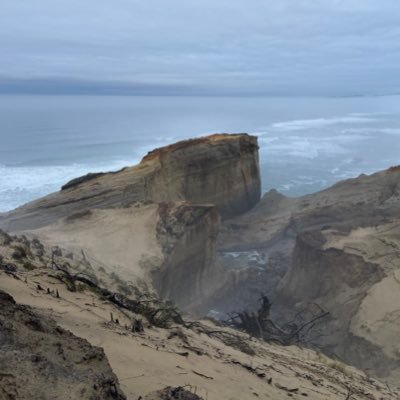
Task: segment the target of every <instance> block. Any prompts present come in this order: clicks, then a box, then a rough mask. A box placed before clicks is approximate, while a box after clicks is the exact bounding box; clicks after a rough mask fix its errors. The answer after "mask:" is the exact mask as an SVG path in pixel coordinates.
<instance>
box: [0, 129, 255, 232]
mask: <svg viewBox="0 0 400 400" xmlns="http://www.w3.org/2000/svg"><path fill="white" fill-rule="evenodd" d="M260 193H261V181H260V171H259V160H258V145H257V138H256V137H254V136H249V135H247V134H237V135H228V134H216V135H211V136H206V137H202V138H198V139H192V140H185V141H182V142H178V143H176V144H174V145H171V146H167V147H163V148H160V149H157V150H154V151H152V152H150V153H149V154H148V155H147V156H145V157H144V158H143V160H142V161H141V163H140V164H139V165H137V166H135V167H129V168H124V169H122V170H120V171H117V172H112V173H97V174H88V175H86V176H84V177H80V178H76V179H74V180H72V181H70V182H68V183H66V184H65V185H64V186H63V190H61V191H60V192H57V193H53V194H51V195H49V196H46V197H44V198H42V199H39V200H36V201H33V202H31V203H28V204H26V205H24V206H22V207H20V208H18V209H16V210H14V211H11V212H9V213H5V214H3V215H1V216H0V228H2V229H5V230H7V231H12V232H15V231H22V230H28V229H29V230H30V229H37V228H40V227H42V226H46V225H49V224H51V223H54V222H56V221H57V220H59V219H60V218H64V217H67V216H69V215H71V214H74V213H76V212H78V211H82V210H86V209H95V208H103V209H106V208H120V207H128V206H130V205H132V204H134V203H136V202H155V203H159V202H175V201H187V202H190V203H200V204H202V203H209V204H214V205H216V206H217V208H218V210H219V212H220V214H221V215H222V217H223V218H226V217H233V216H237V215H239V214H240V213H243V212H245V211H248V210H249V209H251V208H252V207H253V206H254V205H255V204H256V203H257V202H258V201H259V199H260Z"/></svg>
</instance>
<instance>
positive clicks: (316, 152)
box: [0, 95, 400, 212]
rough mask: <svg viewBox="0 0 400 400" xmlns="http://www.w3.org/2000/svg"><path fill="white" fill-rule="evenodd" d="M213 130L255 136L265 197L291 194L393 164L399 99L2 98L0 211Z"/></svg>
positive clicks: (399, 148) (399, 153) (399, 147)
mask: <svg viewBox="0 0 400 400" xmlns="http://www.w3.org/2000/svg"><path fill="white" fill-rule="evenodd" d="M215 132H232V133H233V132H247V133H251V134H254V135H257V136H258V137H259V145H260V163H261V172H262V180H263V191H264V192H265V191H268V190H269V189H271V188H276V189H277V190H279V191H281V192H282V193H284V194H286V195H288V196H299V195H303V194H306V193H311V192H315V191H317V190H321V189H323V188H326V187H328V186H330V185H332V184H333V183H335V182H337V181H338V180H341V179H346V178H350V177H355V176H358V175H359V174H362V173H366V174H369V173H372V172H375V171H378V170H381V169H384V168H387V167H389V166H392V165H397V164H400V96H381V97H356V98H351V97H347V98H317V97H308V98H301V97H292V98H289V97H275V98H273V97H266V98H263V97H252V98H250V97H237V98H236V97H151V96H136V97H135V96H35V95H31V96H21V95H14V96H12V95H1V96H0V212H1V211H7V210H11V209H13V208H15V207H18V206H20V205H22V204H24V203H26V202H28V201H31V200H33V199H35V198H38V197H40V196H43V195H46V194H48V193H51V192H53V191H56V190H58V189H59V188H60V186H61V185H62V184H64V183H65V182H67V181H68V180H70V179H72V178H74V177H77V176H80V175H83V174H86V173H88V172H96V171H110V170H117V169H119V168H122V167H124V166H127V165H134V164H136V163H138V162H139V161H140V159H141V158H142V157H143V156H144V155H145V154H146V153H147V152H148V151H149V150H152V149H154V148H156V147H160V146H164V145H167V144H169V143H173V142H175V141H178V140H181V139H185V138H190V137H197V136H202V135H206V134H210V133H215Z"/></svg>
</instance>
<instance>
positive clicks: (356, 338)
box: [217, 168, 400, 383]
mask: <svg viewBox="0 0 400 400" xmlns="http://www.w3.org/2000/svg"><path fill="white" fill-rule="evenodd" d="M235 251H236V255H235V257H233V256H232V254H233V253H232V252H235ZM219 255H220V256H219V259H220V262H221V263H222V264H224V265H227V264H229V262H232V261H233V262H234V263H236V264H235V265H237V267H236V271H237V272H236V273H237V274H238V275H239V277H238V278H237V279H236V281H235V282H237V283H236V290H235V289H232V285H230V287H228V288H226V291H225V293H226V297H225V298H222V299H217V300H218V301H219V303H218V304H220V305H221V308H222V309H225V310H226V309H227V307H229V305H230V304H231V303H234V302H236V307H237V308H236V309H240V308H238V307H252V303H253V306H254V302H255V301H256V300H257V297H256V296H255V295H252V294H251V293H252V292H255V291H262V290H263V289H264V293H267V294H268V295H270V296H271V297H272V298H273V299H274V304H275V305H276V309H275V310H276V314H277V317H280V318H282V319H286V320H288V319H290V318H291V317H292V316H293V315H295V314H296V313H297V312H299V311H300V310H303V309H306V308H307V307H308V305H309V304H310V303H316V304H318V305H320V306H321V307H323V308H324V309H325V310H327V311H329V312H330V317H329V319H327V320H326V321H325V322H324V323H323V328H322V329H323V331H322V334H321V336H320V337H319V338H316V339H315V344H317V345H318V346H320V347H321V348H322V349H324V351H325V352H327V353H328V354H335V355H337V356H338V357H340V358H342V359H344V360H346V362H348V363H352V364H354V365H357V366H358V367H360V368H362V369H364V370H366V371H368V372H369V373H371V374H373V375H378V376H380V377H381V378H382V379H385V380H388V381H390V382H392V383H396V382H399V381H400V351H399V350H400V349H399V348H398V340H397V339H396V338H397V337H399V335H400V325H399V321H400V320H399V310H400V297H399V293H400V291H399V289H400V287H399V271H400V261H399V260H400V169H399V168H391V169H389V170H386V171H382V172H379V173H376V174H373V175H370V176H365V175H363V176H360V177H358V178H355V179H350V180H347V181H343V182H340V183H338V184H336V185H334V186H333V187H332V188H329V189H327V190H324V191H322V192H319V193H316V194H312V195H308V196H304V197H301V198H296V199H291V198H286V197H285V196H283V195H281V194H279V193H278V192H276V191H271V192H269V193H267V194H266V195H265V196H264V197H263V199H262V200H261V202H260V203H259V204H258V205H257V206H256V207H255V208H254V209H253V210H251V211H250V212H248V213H246V214H244V215H242V216H240V217H238V218H234V219H231V220H228V221H226V222H225V224H224V226H223V228H222V231H221V235H220V236H219ZM233 293H234V294H235V295H234V296H233ZM238 297H239V298H240V300H238Z"/></svg>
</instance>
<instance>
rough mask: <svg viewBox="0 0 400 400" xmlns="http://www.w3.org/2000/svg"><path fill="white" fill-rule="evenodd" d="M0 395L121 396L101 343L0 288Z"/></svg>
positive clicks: (119, 399) (107, 399) (67, 399)
mask: <svg viewBox="0 0 400 400" xmlns="http://www.w3.org/2000/svg"><path fill="white" fill-rule="evenodd" d="M0 399H4V400H17V399H18V400H24V399H26V400H28V399H29V400H31V399H42V400H50V399H64V400H74V399H81V400H94V399H96V400H113V399H115V400H124V399H126V397H125V396H124V394H123V393H122V392H121V390H120V388H119V384H118V380H117V377H116V376H115V375H114V373H113V372H112V370H111V367H110V365H109V363H108V361H107V358H106V356H105V354H104V351H103V350H102V349H101V348H98V347H93V346H91V345H90V344H89V342H87V341H86V340H84V339H81V338H78V337H76V336H74V335H73V334H72V333H70V332H68V331H66V330H64V329H62V328H60V327H59V326H57V325H56V324H55V323H54V322H53V321H51V320H50V319H48V318H45V317H43V316H40V315H38V314H37V313H35V312H33V311H32V309H31V308H29V307H27V306H22V305H18V304H16V303H15V301H14V299H13V298H12V297H11V296H10V295H8V294H7V293H5V292H2V291H0Z"/></svg>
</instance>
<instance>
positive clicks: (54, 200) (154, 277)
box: [0, 134, 260, 311]
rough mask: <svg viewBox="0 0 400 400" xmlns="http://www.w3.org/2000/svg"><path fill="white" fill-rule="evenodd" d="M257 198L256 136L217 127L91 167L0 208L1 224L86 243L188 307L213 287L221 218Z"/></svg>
mask: <svg viewBox="0 0 400 400" xmlns="http://www.w3.org/2000/svg"><path fill="white" fill-rule="evenodd" d="M259 198H260V173H259V164H258V145H257V138H256V137H253V136H249V135H246V134H237V135H227V134H216V135H211V136H207V137H202V138H197V139H192V140H186V141H182V142H178V143H176V144H173V145H171V146H167V147H164V148H160V149H156V150H154V151H152V152H150V153H149V154H148V155H147V156H145V157H144V158H143V160H142V161H141V163H140V164H139V165H137V166H135V167H130V168H124V169H122V170H120V171H117V172H112V173H96V174H88V175H86V176H83V177H79V178H76V179H73V180H72V181H70V182H68V183H66V184H65V185H64V186H63V187H62V190H61V191H60V192H58V193H54V194H51V195H49V196H46V197H44V198H42V199H39V200H37V201H34V202H32V203H29V204H27V205H25V206H22V207H20V208H18V209H16V210H14V211H12V212H9V213H6V214H4V215H2V216H0V227H2V228H3V229H6V230H7V231H11V232H22V231H23V232H24V233H25V234H26V235H30V236H36V237H39V238H40V239H41V240H42V241H43V242H44V243H46V244H47V245H48V246H54V245H59V244H61V245H62V247H63V248H64V249H65V251H66V252H71V253H72V254H75V256H78V257H79V255H80V253H81V252H82V251H84V253H85V256H86V257H87V258H88V259H90V260H91V262H92V264H93V265H94V266H96V268H97V269H99V268H104V265H106V266H107V268H108V269H110V268H111V269H112V271H111V272H114V273H115V274H116V275H118V276H119V277H120V279H122V280H124V281H125V282H129V284H132V285H138V284H140V285H144V286H146V287H147V289H148V290H152V289H153V288H155V289H156V290H157V291H158V293H159V294H160V295H161V296H162V297H164V298H168V299H171V300H173V301H175V302H176V303H177V304H178V305H179V306H180V307H182V308H184V309H189V310H191V311H194V310H195V309H196V310H198V311H199V310H200V309H203V310H204V307H203V308H202V305H204V302H205V300H206V299H207V298H208V297H210V296H211V295H212V294H213V292H215V291H217V290H218V286H219V283H218V280H216V279H215V278H216V276H217V275H218V268H217V266H216V265H215V263H214V260H215V248H216V237H217V233H218V229H219V225H220V219H221V217H222V218H227V217H232V216H236V215H239V214H241V213H243V212H245V211H247V210H249V209H251V208H252V207H253V206H254V205H255V204H256V203H257V202H258V200H259Z"/></svg>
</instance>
